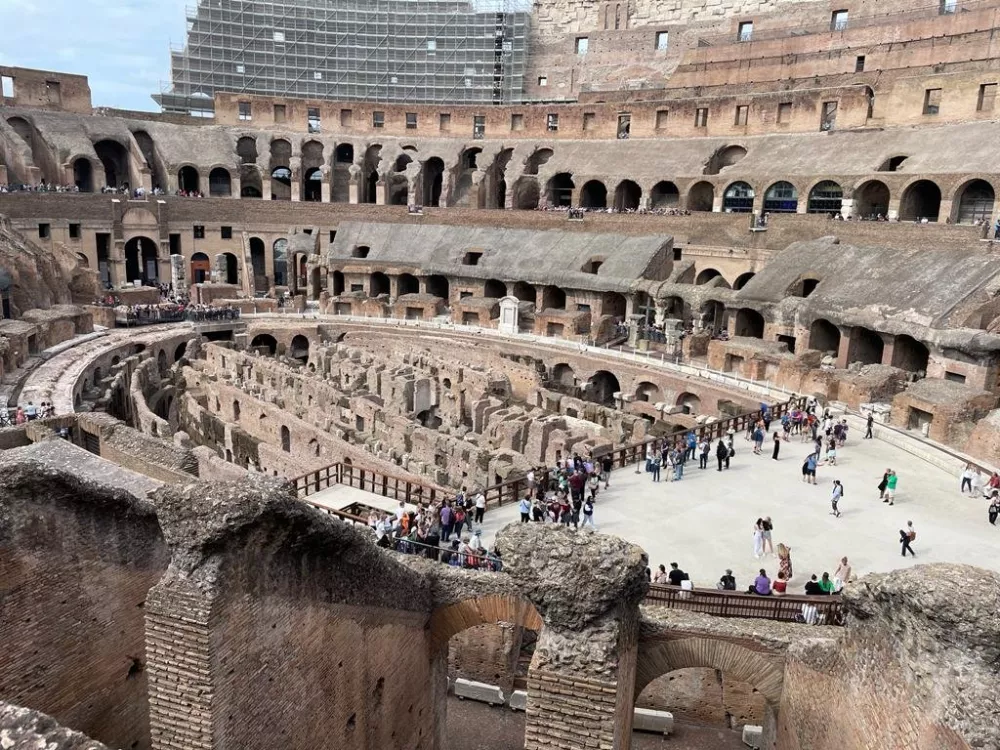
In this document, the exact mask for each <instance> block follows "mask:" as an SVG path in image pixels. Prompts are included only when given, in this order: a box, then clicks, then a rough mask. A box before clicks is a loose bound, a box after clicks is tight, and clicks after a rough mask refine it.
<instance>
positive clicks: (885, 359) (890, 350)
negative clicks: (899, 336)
mask: <svg viewBox="0 0 1000 750" xmlns="http://www.w3.org/2000/svg"><path fill="white" fill-rule="evenodd" d="M879 336H880V337H881V339H882V364H883V365H891V364H892V360H893V357H894V356H895V351H896V337H895V336H893V335H892V334H889V333H880V334H879Z"/></svg>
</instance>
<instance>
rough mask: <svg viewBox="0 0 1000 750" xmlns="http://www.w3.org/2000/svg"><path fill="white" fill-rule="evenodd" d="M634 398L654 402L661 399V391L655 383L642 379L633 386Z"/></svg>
mask: <svg viewBox="0 0 1000 750" xmlns="http://www.w3.org/2000/svg"><path fill="white" fill-rule="evenodd" d="M635 400H636V401H644V402H646V403H647V404H655V403H658V402H660V401H662V400H663V391H661V390H660V386H658V385H656V383H650V382H649V381H647V380H644V381H642V382H641V383H639V385H637V386H636V387H635Z"/></svg>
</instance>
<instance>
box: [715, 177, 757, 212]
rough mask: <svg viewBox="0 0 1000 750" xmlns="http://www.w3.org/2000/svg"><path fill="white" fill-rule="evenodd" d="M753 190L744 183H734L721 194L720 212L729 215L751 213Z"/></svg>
mask: <svg viewBox="0 0 1000 750" xmlns="http://www.w3.org/2000/svg"><path fill="white" fill-rule="evenodd" d="M755 195H756V194H755V193H754V189H753V188H752V187H751V186H750V184H749V183H746V182H734V183H733V184H732V185H730V186H729V187H727V188H726V192H724V193H723V194H722V210H723V211H725V212H726V213H730V214H749V213H752V212H753V200H754V197H755Z"/></svg>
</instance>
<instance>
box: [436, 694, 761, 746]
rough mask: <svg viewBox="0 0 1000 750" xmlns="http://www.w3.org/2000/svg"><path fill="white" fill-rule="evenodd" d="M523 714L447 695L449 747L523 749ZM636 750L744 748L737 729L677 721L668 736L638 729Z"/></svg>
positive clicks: (635, 740) (633, 740) (633, 741)
mask: <svg viewBox="0 0 1000 750" xmlns="http://www.w3.org/2000/svg"><path fill="white" fill-rule="evenodd" d="M523 748H524V714H523V713H522V712H520V711H511V710H510V709H509V708H500V707H497V708H490V707H489V706H487V705H486V704H485V703H477V702H476V701H460V700H458V699H457V698H455V697H454V696H452V697H449V698H448V740H447V750H522V749H523ZM632 748H633V750H745V745H744V744H743V742H742V741H741V740H740V734H739V733H738V732H729V731H725V730H721V729H716V728H714V727H696V726H692V725H683V724H678V725H675V726H674V733H673V734H672V735H671V736H670V738H669V739H666V738H664V737H660V736H658V735H655V734H647V733H645V732H635V733H634V734H633V735H632Z"/></svg>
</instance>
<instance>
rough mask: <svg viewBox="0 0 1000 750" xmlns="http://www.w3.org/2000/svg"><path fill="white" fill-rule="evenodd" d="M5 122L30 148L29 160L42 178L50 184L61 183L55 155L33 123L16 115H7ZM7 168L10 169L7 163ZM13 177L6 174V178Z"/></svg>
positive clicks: (59, 169) (60, 173) (60, 170)
mask: <svg viewBox="0 0 1000 750" xmlns="http://www.w3.org/2000/svg"><path fill="white" fill-rule="evenodd" d="M7 124H8V125H10V126H11V128H13V129H14V132H15V133H17V134H18V136H19V137H20V138H21V140H22V141H24V142H25V144H27V146H28V148H29V149H30V150H31V160H32V162H34V164H35V166H36V167H38V168H39V169H40V170H41V173H42V179H44V180H46V181H48V182H49V183H51V184H56V185H61V184H62V182H63V178H62V169H61V168H60V166H59V165H58V164H57V163H56V156H55V154H54V153H53V151H52V149H50V148H49V146H48V144H47V143H46V142H45V139H44V138H42V136H41V134H40V133H39V132H38V129H37V128H35V126H34V124H33V123H31V122H29V121H28V120H26V119H25V118H23V117H17V116H15V117H8V118H7ZM8 169H10V166H9V165H8ZM13 177H14V175H13V174H9V175H8V179H13Z"/></svg>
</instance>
